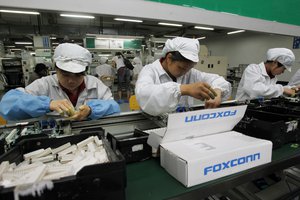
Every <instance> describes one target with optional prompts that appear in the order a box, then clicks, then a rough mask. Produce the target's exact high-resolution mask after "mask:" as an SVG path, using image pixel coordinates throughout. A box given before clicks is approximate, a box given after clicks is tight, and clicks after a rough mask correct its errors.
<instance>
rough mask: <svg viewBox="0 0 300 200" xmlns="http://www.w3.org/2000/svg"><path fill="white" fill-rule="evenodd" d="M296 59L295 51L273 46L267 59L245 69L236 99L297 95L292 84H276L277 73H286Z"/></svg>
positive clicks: (268, 52)
mask: <svg viewBox="0 0 300 200" xmlns="http://www.w3.org/2000/svg"><path fill="white" fill-rule="evenodd" d="M294 61H295V56H294V54H293V52H292V51H291V50H289V49H286V48H273V49H269V50H268V51H267V61H266V62H261V63H260V64H251V65H249V66H247V68H246V69H245V71H244V73H243V76H242V79H241V81H240V83H239V86H238V89H237V93H236V100H239V101H244V100H250V99H255V98H258V97H264V98H273V97H278V96H281V95H283V94H285V95H287V96H293V95H295V90H293V89H291V87H290V86H282V85H280V84H276V82H277V77H276V76H277V75H279V74H282V73H284V70H285V69H287V70H288V71H291V67H292V65H293V63H294Z"/></svg>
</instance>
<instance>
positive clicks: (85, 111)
mask: <svg viewBox="0 0 300 200" xmlns="http://www.w3.org/2000/svg"><path fill="white" fill-rule="evenodd" d="M91 112H92V110H91V108H90V107H89V106H87V105H82V106H80V107H79V110H78V111H76V112H75V114H74V115H73V116H71V117H69V119H73V120H78V121H81V120H85V119H87V117H88V116H89V115H90V114H91Z"/></svg>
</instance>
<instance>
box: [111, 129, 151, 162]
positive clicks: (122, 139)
mask: <svg viewBox="0 0 300 200" xmlns="http://www.w3.org/2000/svg"><path fill="white" fill-rule="evenodd" d="M148 136H149V135H148V134H146V133H144V132H143V131H141V130H138V129H135V130H134V132H133V133H125V134H119V135H113V134H110V133H107V139H108V140H109V142H110V143H111V147H112V149H113V150H117V149H118V150H119V151H120V152H121V153H122V155H123V156H124V157H125V160H126V162H127V163H131V162H138V161H142V160H145V159H148V158H150V157H151V154H152V149H151V147H150V146H149V145H148V144H147V139H148Z"/></svg>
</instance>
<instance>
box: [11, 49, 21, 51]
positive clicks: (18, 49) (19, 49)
mask: <svg viewBox="0 0 300 200" xmlns="http://www.w3.org/2000/svg"><path fill="white" fill-rule="evenodd" d="M10 50H11V51H21V49H10Z"/></svg>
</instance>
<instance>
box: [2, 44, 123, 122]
mask: <svg viewBox="0 0 300 200" xmlns="http://www.w3.org/2000/svg"><path fill="white" fill-rule="evenodd" d="M53 60H54V61H55V69H56V74H55V75H50V76H46V77H43V78H41V79H38V80H36V81H34V82H33V83H32V84H30V85H28V86H27V87H25V88H17V89H14V90H10V91H8V92H7V93H6V94H5V95H4V96H3V98H2V100H1V102H0V114H1V115H2V116H3V117H4V118H5V119H7V120H21V119H28V118H34V117H39V116H43V115H45V114H46V113H49V112H52V111H55V112H56V113H59V114H60V115H64V116H69V117H70V118H71V119H74V120H83V119H86V118H89V119H97V118H100V117H102V116H105V115H110V114H113V113H119V112H120V108H119V105H118V104H117V103H116V102H115V101H114V100H113V97H112V93H111V91H110V89H109V88H108V87H107V86H105V85H104V84H103V83H102V82H101V81H100V80H99V79H98V78H96V77H94V76H90V75H85V71H86V68H87V66H88V65H89V64H91V61H92V57H91V54H90V52H89V51H88V50H86V49H85V48H83V47H81V46H79V45H76V44H70V43H64V44H60V45H59V46H57V47H56V49H55V51H54V56H53Z"/></svg>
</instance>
